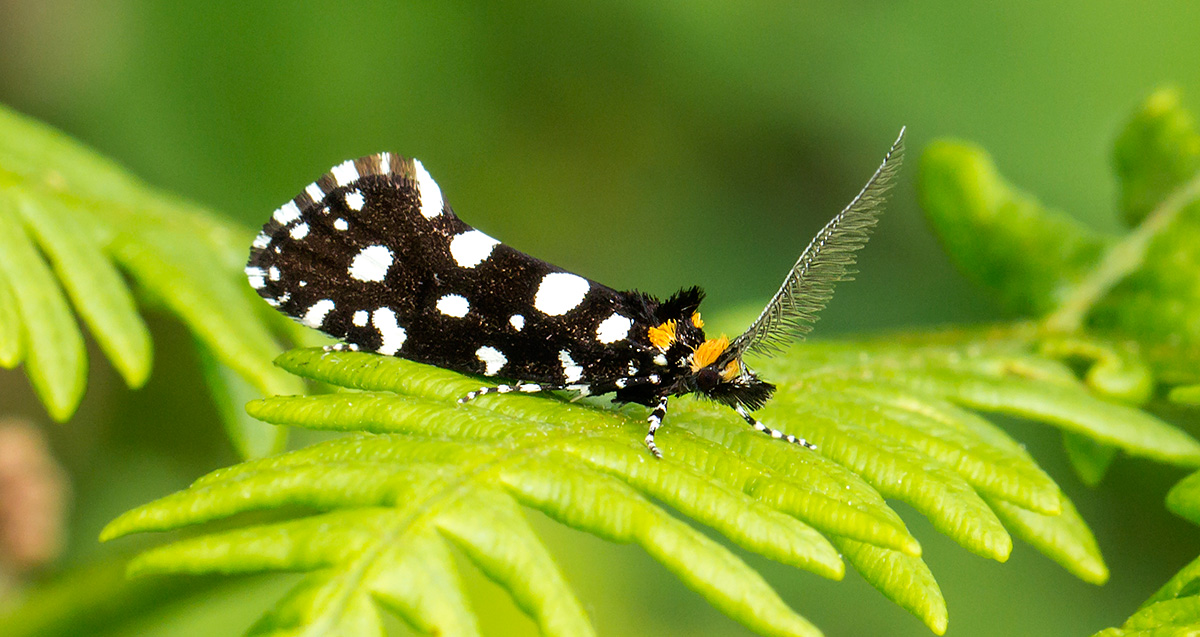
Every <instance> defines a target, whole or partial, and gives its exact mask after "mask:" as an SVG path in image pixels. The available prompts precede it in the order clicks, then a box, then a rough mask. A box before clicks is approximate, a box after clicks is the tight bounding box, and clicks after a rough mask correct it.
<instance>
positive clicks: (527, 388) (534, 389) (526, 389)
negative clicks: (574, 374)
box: [458, 383, 563, 405]
mask: <svg viewBox="0 0 1200 637" xmlns="http://www.w3.org/2000/svg"><path fill="white" fill-rule="evenodd" d="M555 389H563V388H562V387H558V386H555V385H541V384H539V383H517V384H516V385H496V386H495V387H480V388H479V389H476V390H475V391H472V392H467V395H466V396H463V397H462V398H459V399H458V403H459V404H460V405H461V404H463V403H465V402H468V401H472V400H475V399H476V398H479V397H480V396H486V395H487V394H507V393H509V392H514V391H518V392H521V393H524V394H536V393H538V392H543V391H551V390H555Z"/></svg>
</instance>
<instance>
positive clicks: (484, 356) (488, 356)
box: [475, 345, 508, 376]
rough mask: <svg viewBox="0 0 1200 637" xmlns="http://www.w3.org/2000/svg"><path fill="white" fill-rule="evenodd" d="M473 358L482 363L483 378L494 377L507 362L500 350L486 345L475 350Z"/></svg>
mask: <svg viewBox="0 0 1200 637" xmlns="http://www.w3.org/2000/svg"><path fill="white" fill-rule="evenodd" d="M475 358H478V359H479V360H480V361H481V362H482V363H483V375H484V376H495V375H496V374H497V373H498V372H499V371H500V368H502V367H504V364H505V363H507V362H508V359H507V358H505V356H504V354H502V353H501V352H500V350H498V349H496V348H495V347H488V346H487V345H484V346H483V347H480V348H479V349H477V350H475Z"/></svg>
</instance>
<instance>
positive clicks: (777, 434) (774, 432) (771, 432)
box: [733, 405, 817, 449]
mask: <svg viewBox="0 0 1200 637" xmlns="http://www.w3.org/2000/svg"><path fill="white" fill-rule="evenodd" d="M733 409H734V411H736V412H737V413H738V415H739V416H741V417H742V418H743V419H744V420H745V421H746V423H747V424H749V425H750V426H751V427H754V428H755V429H756V430H758V431H761V432H763V433H765V434H767V435H768V436H770V437H772V438H779V439H780V440H786V441H788V442H791V443H794V444H797V445H800V446H801V447H805V448H807V449H816V448H817V446H816V445H814V444H813V443H811V442H809V441H807V440H805V439H803V438H797V437H795V436H793V435H791V434H785V433H783V432H782V431H779V430H778V429H771V428H770V427H768V426H766V425H764V424H762V423H761V422H758V421H757V420H755V419H754V416H751V415H750V414H749V413H748V412H747V411H746V408H745V407H742V406H741V405H734V407H733Z"/></svg>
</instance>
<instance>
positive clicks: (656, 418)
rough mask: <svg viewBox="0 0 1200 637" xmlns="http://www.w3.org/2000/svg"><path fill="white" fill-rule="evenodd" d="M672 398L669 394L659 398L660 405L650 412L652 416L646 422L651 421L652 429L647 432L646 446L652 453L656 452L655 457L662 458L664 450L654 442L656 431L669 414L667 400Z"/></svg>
mask: <svg viewBox="0 0 1200 637" xmlns="http://www.w3.org/2000/svg"><path fill="white" fill-rule="evenodd" d="M668 400H670V399H669V398H668V397H667V396H663V397H662V398H659V399H658V406H656V407H655V408H654V411H651V412H650V416H649V417H648V418H646V422H648V423H650V431H649V432H647V433H646V447H648V448H649V449H650V453H652V454H654V457H655V458H661V457H662V452H661V451H659V450H658V446H657V445H655V444H654V432H656V431H658V428H659V427H660V426H662V421H663V418H665V417H666V415H667V401H668Z"/></svg>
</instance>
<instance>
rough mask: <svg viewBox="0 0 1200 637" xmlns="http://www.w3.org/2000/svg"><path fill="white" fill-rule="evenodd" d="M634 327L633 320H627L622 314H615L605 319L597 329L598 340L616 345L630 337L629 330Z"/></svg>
mask: <svg viewBox="0 0 1200 637" xmlns="http://www.w3.org/2000/svg"><path fill="white" fill-rule="evenodd" d="M631 327H633V320H632V319H628V318H625V317H624V316H621V315H620V314H615V313H614V314H613V315H612V316H610V317H608V318H606V319H604V321H603V322H601V323H600V326H599V327H597V328H596V340H598V341H600V342H601V343H604V344H606V345H607V344H608V343H616V342H617V341H619V340H621V339H623V338H625V337H626V336H628V335H629V328H631Z"/></svg>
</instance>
